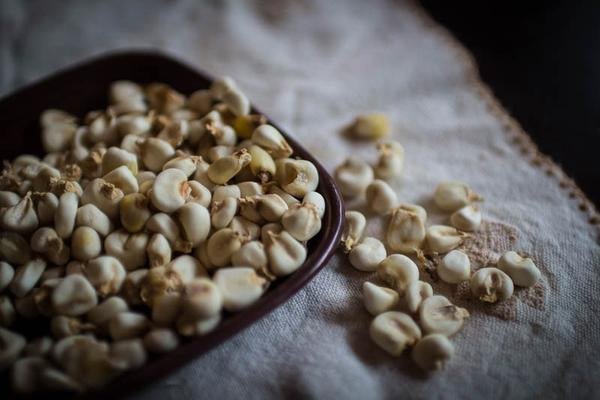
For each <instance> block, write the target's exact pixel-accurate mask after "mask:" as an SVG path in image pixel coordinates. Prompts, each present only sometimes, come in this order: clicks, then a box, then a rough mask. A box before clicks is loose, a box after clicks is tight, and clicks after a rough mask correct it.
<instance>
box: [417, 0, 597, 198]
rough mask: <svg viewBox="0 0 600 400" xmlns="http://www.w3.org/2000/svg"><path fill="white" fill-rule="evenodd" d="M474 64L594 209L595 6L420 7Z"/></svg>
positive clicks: (556, 0)
mask: <svg viewBox="0 0 600 400" xmlns="http://www.w3.org/2000/svg"><path fill="white" fill-rule="evenodd" d="M421 3H422V4H423V5H424V6H425V8H426V9H427V10H428V11H429V12H430V13H431V15H432V16H433V17H434V19H436V20H437V21H438V22H440V23H442V24H443V25H444V26H445V27H446V28H448V29H449V30H450V31H451V32H452V33H453V34H454V35H455V36H456V37H457V38H458V39H459V40H460V41H461V42H462V43H463V44H464V45H465V46H466V47H467V48H468V49H469V50H470V51H471V53H472V54H473V55H474V56H475V58H476V60H477V63H478V64H479V69H480V73H481V76H482V78H483V80H484V81H485V82H486V83H487V84H488V85H489V86H490V87H491V88H492V90H493V91H494V93H495V94H496V96H497V97H498V98H499V99H500V101H501V102H502V103H503V105H504V106H505V107H506V108H507V109H508V110H509V111H510V113H511V114H512V115H513V116H514V117H515V118H516V119H517V120H518V121H519V122H520V123H521V125H522V126H523V128H524V129H525V131H526V132H528V133H529V134H530V135H531V136H532V138H533V139H534V141H535V142H536V143H537V144H538V146H539V147H540V149H541V150H542V152H544V153H546V154H548V155H550V156H551V157H552V158H553V159H554V160H555V161H556V162H557V163H558V164H560V165H561V166H562V167H563V169H564V170H565V171H566V172H567V174H569V175H570V176H571V177H572V178H574V179H575V181H577V183H578V184H579V185H580V187H581V188H582V189H583V190H584V192H586V194H587V195H588V196H589V198H590V199H591V200H592V201H593V202H594V203H595V204H596V205H599V204H600V185H599V183H600V167H598V164H597V159H598V158H597V154H598V148H600V90H598V89H599V87H600V56H599V54H600V40H598V38H600V2H598V1H576V2H573V1H571V2H569V1H566V0H551V1H546V2H517V1H502V2H501V1H493V2H481V1H480V2H476V1H464V0H460V1H452V2H448V1H444V0H421Z"/></svg>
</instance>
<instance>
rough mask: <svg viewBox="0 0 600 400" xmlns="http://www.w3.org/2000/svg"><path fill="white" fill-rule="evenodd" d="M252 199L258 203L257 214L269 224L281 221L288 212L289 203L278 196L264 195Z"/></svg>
mask: <svg viewBox="0 0 600 400" xmlns="http://www.w3.org/2000/svg"><path fill="white" fill-rule="evenodd" d="M250 199H251V200H253V201H255V203H256V212H258V214H259V215H260V216H261V217H262V218H264V219H265V220H266V221H268V222H277V221H279V220H280V219H281V217H282V216H283V214H284V213H285V212H286V211H287V210H288V205H287V203H286V202H285V201H284V200H283V199H282V198H281V197H279V196H278V195H276V194H263V195H259V196H253V197H251V198H250ZM246 200H248V199H246Z"/></svg>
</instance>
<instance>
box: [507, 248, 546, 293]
mask: <svg viewBox="0 0 600 400" xmlns="http://www.w3.org/2000/svg"><path fill="white" fill-rule="evenodd" d="M498 269H500V270H502V271H504V272H506V273H507V274H508V276H510V277H511V279H512V280H513V282H514V284H515V285H517V286H522V287H531V286H533V285H535V284H536V283H537V282H538V281H539V280H540V277H541V272H540V270H539V269H538V267H537V266H536V265H535V263H534V262H533V260H532V259H531V258H529V257H522V256H520V255H519V254H518V253H516V252H514V251H507V252H506V253H504V254H503V255H502V256H501V257H500V259H499V260H498Z"/></svg>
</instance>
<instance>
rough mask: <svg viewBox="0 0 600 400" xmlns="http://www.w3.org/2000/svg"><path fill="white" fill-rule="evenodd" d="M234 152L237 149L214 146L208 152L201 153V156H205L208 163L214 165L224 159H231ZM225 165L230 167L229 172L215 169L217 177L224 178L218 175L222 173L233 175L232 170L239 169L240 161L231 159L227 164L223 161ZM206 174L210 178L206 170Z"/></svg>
mask: <svg viewBox="0 0 600 400" xmlns="http://www.w3.org/2000/svg"><path fill="white" fill-rule="evenodd" d="M234 152H235V149H234V148H233V146H212V147H211V148H210V149H208V151H206V152H205V153H201V154H202V155H203V156H205V157H206V158H207V159H208V161H210V162H211V163H212V164H214V163H215V161H217V160H220V159H221V158H223V157H229V156H231V155H233V153H234ZM212 164H211V165H212ZM223 164H224V165H225V166H227V167H228V169H227V170H224V169H221V168H219V169H215V168H213V172H214V173H215V176H216V177H218V176H222V175H218V174H219V173H220V172H221V171H224V172H228V173H231V169H232V168H237V167H238V166H239V162H238V161H236V160H231V159H230V160H228V161H227V162H224V161H223ZM209 168H210V167H209ZM240 169H241V168H240ZM206 174H207V176H208V170H206ZM209 179H210V177H209ZM220 179H223V178H222V177H221V178H220ZM210 180H211V182H214V181H213V180H212V179H210Z"/></svg>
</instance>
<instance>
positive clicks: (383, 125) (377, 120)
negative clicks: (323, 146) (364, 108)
mask: <svg viewBox="0 0 600 400" xmlns="http://www.w3.org/2000/svg"><path fill="white" fill-rule="evenodd" d="M347 132H348V134H349V135H350V137H352V138H354V139H363V140H378V139H381V138H383V137H385V136H388V135H389V134H390V120H389V119H388V117H387V116H386V115H385V114H382V113H371V114H364V115H359V116H357V117H356V118H355V119H354V121H353V122H352V124H351V125H350V126H349V127H348V129H347Z"/></svg>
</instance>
